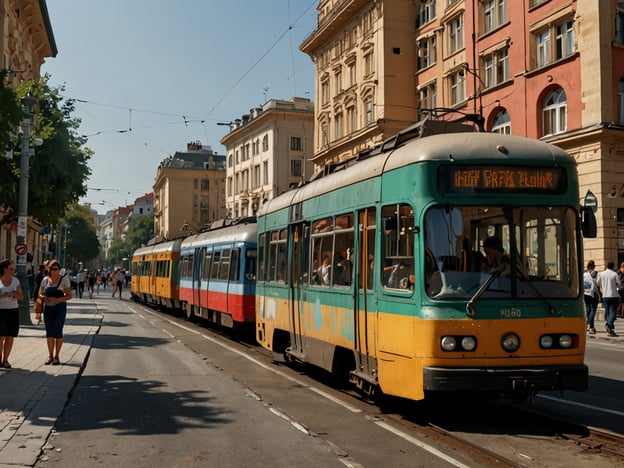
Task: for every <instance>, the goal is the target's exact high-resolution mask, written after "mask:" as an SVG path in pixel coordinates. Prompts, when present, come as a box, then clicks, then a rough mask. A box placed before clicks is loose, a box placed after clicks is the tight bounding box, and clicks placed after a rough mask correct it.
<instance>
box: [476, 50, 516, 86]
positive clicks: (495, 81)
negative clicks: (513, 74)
mask: <svg viewBox="0 0 624 468" xmlns="http://www.w3.org/2000/svg"><path fill="white" fill-rule="evenodd" d="M508 52H509V51H508V49H507V48H504V49H501V50H497V51H496V52H493V53H491V54H490V55H486V56H484V57H482V58H481V60H482V66H483V72H484V73H483V77H484V83H485V87H486V88H492V87H494V86H497V85H499V84H501V83H504V82H505V81H507V80H509V53H508Z"/></svg>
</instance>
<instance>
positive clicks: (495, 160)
mask: <svg viewBox="0 0 624 468" xmlns="http://www.w3.org/2000/svg"><path fill="white" fill-rule="evenodd" d="M407 130H409V129H406V131H407ZM427 161H448V162H449V163H451V162H454V163H459V164H461V163H462V162H463V163H467V162H471V163H476V162H480V163H488V164H494V165H496V164H522V163H523V162H524V163H528V162H531V163H537V164H548V163H550V164H552V163H555V164H570V163H572V164H573V163H574V159H573V158H572V157H571V156H570V155H569V154H567V153H566V152H565V151H564V150H562V149H561V148H559V147H557V146H554V145H552V144H550V143H546V142H544V141H540V140H535V139H532V138H526V137H520V136H513V135H503V134H499V133H483V132H479V133H476V132H459V133H443V134H434V135H429V136H423V137H420V138H411V139H401V134H398V135H397V136H396V137H393V138H391V139H389V140H387V141H386V142H384V143H383V144H382V145H380V146H379V147H378V148H375V149H373V150H372V151H370V152H369V154H368V155H366V156H365V158H364V159H363V160H358V158H355V159H354V160H352V161H346V162H345V163H344V164H343V165H341V166H339V167H338V168H336V169H335V170H334V171H333V172H332V173H330V174H328V175H326V176H323V177H320V178H319V179H316V180H313V181H311V182H308V183H307V184H305V185H303V186H301V187H298V188H295V189H293V190H291V191H289V192H286V193H284V194H282V195H280V196H279V197H276V198H274V199H272V200H269V201H268V202H267V203H266V204H264V205H263V206H262V207H261V208H260V212H259V215H262V214H265V213H270V212H273V211H277V210H280V209H284V208H286V207H288V206H289V205H291V204H296V203H300V202H303V201H304V200H308V199H310V198H313V197H315V196H318V195H321V194H324V193H329V192H331V191H334V190H337V189H340V188H342V187H346V186H348V185H351V184H354V183H357V182H361V181H364V180H367V179H371V178H374V177H377V176H380V175H381V174H382V173H384V172H389V171H392V170H396V169H399V168H401V167H405V166H409V165H411V164H417V163H424V162H427Z"/></svg>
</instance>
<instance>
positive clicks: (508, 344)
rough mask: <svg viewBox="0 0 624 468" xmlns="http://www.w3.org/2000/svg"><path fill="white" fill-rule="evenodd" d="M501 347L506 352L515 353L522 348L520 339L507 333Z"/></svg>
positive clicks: (513, 334)
mask: <svg viewBox="0 0 624 468" xmlns="http://www.w3.org/2000/svg"><path fill="white" fill-rule="evenodd" d="M501 346H502V347H503V349H504V350H505V351H506V352H508V353H513V352H514V351H517V350H518V348H519V347H520V337H519V336H518V335H516V334H515V333H507V334H506V335H505V336H503V339H502V340H501Z"/></svg>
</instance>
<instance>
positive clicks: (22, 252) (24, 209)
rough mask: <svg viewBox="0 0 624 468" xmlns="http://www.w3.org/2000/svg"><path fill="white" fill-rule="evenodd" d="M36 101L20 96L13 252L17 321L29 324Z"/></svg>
mask: <svg viewBox="0 0 624 468" xmlns="http://www.w3.org/2000/svg"><path fill="white" fill-rule="evenodd" d="M36 103H37V100H36V99H35V98H32V97H30V96H25V97H23V98H22V107H23V110H24V120H23V121H22V155H21V158H20V180H19V206H18V210H17V243H16V244H15V253H16V255H17V262H16V266H17V277H18V279H19V280H20V286H21V287H22V292H23V293H24V298H23V299H22V301H20V304H19V321H20V324H22V325H31V324H32V322H31V320H30V296H31V293H30V286H29V284H28V277H27V275H26V254H27V253H28V242H27V241H28V237H27V235H28V179H29V177H30V175H29V169H30V155H31V153H34V149H31V148H30V123H31V121H30V119H31V117H32V115H33V107H34V106H35V104H36Z"/></svg>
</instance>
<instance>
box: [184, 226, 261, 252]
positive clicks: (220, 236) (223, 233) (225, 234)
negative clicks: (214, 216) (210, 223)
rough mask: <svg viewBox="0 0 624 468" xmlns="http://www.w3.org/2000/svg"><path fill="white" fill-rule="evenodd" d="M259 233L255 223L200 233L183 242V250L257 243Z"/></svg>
mask: <svg viewBox="0 0 624 468" xmlns="http://www.w3.org/2000/svg"><path fill="white" fill-rule="evenodd" d="M257 231H258V228H257V224H256V223H255V222H246V223H241V224H234V225H231V226H227V227H224V228H220V229H214V230H211V231H206V232H200V233H199V234H195V235H193V236H189V237H187V238H186V239H184V240H183V241H182V246H181V248H182V249H188V248H193V247H196V246H198V245H204V244H206V243H210V242H211V241H213V243H216V242H219V243H221V242H245V241H249V242H256V233H257Z"/></svg>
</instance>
